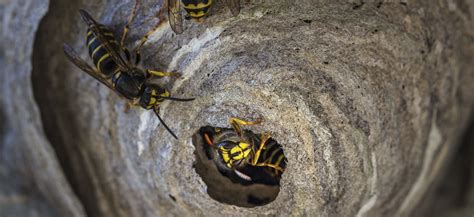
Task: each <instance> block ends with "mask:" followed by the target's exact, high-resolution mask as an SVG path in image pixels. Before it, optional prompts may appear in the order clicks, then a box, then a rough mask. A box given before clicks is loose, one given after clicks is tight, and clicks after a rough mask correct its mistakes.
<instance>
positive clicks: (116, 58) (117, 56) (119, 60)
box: [79, 9, 131, 71]
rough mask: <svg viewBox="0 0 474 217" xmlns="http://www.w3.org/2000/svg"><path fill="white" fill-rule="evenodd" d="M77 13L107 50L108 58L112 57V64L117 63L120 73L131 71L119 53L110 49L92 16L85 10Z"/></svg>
mask: <svg viewBox="0 0 474 217" xmlns="http://www.w3.org/2000/svg"><path fill="white" fill-rule="evenodd" d="M79 13H80V14H81V17H82V19H83V20H84V21H85V22H86V23H87V24H88V25H89V28H90V30H91V31H92V33H93V34H94V35H95V36H96V37H97V39H98V40H99V41H100V44H102V45H103V46H104V48H105V49H106V50H107V53H109V54H110V56H111V57H112V59H114V62H115V63H117V65H118V66H119V67H120V69H122V71H129V70H130V69H131V67H130V65H129V64H128V63H127V62H126V61H125V60H124V59H123V58H122V56H121V55H120V52H119V51H117V49H115V48H114V47H112V45H111V44H110V43H111V42H110V41H109V40H107V38H106V37H105V36H104V33H103V32H102V30H101V28H100V24H99V23H97V22H96V21H95V20H94V19H93V18H92V16H91V15H90V14H89V13H87V12H86V11H85V10H82V9H81V10H79ZM118 46H120V45H118Z"/></svg>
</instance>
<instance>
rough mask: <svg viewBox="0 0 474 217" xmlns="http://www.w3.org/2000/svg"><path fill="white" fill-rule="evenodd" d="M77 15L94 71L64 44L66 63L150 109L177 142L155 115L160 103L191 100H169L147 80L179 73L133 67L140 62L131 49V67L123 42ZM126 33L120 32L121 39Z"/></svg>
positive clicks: (137, 52) (98, 24)
mask: <svg viewBox="0 0 474 217" xmlns="http://www.w3.org/2000/svg"><path fill="white" fill-rule="evenodd" d="M79 12H80V14H81V17H82V19H83V20H84V22H85V23H86V24H87V25H88V28H89V29H88V31H87V37H86V38H87V46H88V48H89V55H90V56H91V58H92V60H93V62H94V65H95V67H96V68H95V69H94V68H93V67H91V66H90V65H89V64H87V63H86V62H85V61H84V60H83V59H81V58H80V57H79V55H78V54H77V53H76V52H75V51H74V50H73V49H72V48H71V46H69V45H67V44H64V53H65V54H66V56H67V57H68V58H69V60H70V61H71V62H73V63H74V64H75V65H76V66H77V67H79V68H80V69H82V70H83V71H84V72H86V73H87V74H89V75H90V76H92V77H93V78H95V79H96V80H98V81H99V82H101V83H102V84H104V85H105V86H107V87H109V88H110V89H112V90H113V91H115V92H116V93H117V94H118V95H119V96H121V97H124V98H126V99H128V100H130V101H131V103H132V104H133V105H140V106H141V107H142V108H144V109H147V110H150V109H152V110H153V111H154V112H155V114H156V116H157V117H158V119H159V120H160V122H161V123H162V124H163V126H164V127H165V128H166V130H168V132H169V133H170V134H171V135H172V136H173V137H174V138H176V139H177V136H176V135H175V134H174V133H173V131H171V129H170V128H169V127H168V126H167V125H166V124H165V122H164V121H163V120H162V119H161V117H160V115H159V111H160V103H161V102H163V101H164V100H174V101H191V100H194V98H188V99H182V98H174V97H171V96H170V93H169V92H168V91H167V90H166V89H164V88H163V87H161V86H159V85H157V84H153V83H152V82H151V80H152V79H155V78H162V77H165V76H179V74H178V73H173V72H161V71H154V70H148V69H141V68H138V67H136V66H137V65H138V64H139V63H140V59H141V58H140V57H141V56H140V52H139V49H135V61H134V63H133V64H132V60H131V57H130V52H129V51H128V49H127V48H126V47H125V46H123V40H122V43H120V44H119V43H118V42H117V40H116V39H115V37H114V35H113V33H112V32H111V31H110V30H109V29H108V28H107V27H106V26H104V25H102V24H100V23H98V22H96V21H95V20H94V19H93V18H92V17H91V16H90V15H89V13H87V12H86V11H84V10H80V11H79ZM125 28H127V27H125ZM127 31H128V30H124V35H123V37H122V39H123V38H124V37H125V35H126V33H127Z"/></svg>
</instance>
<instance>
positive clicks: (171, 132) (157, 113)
mask: <svg viewBox="0 0 474 217" xmlns="http://www.w3.org/2000/svg"><path fill="white" fill-rule="evenodd" d="M153 111H154V112H155V114H156V116H157V117H158V119H159V120H160V122H161V124H163V126H164V127H165V128H166V130H167V131H168V132H170V134H171V135H172V136H173V137H174V138H175V139H178V137H177V136H176V135H175V134H174V133H173V131H171V129H170V128H169V127H168V125H166V123H165V122H164V121H163V119H161V117H160V114H159V112H158V110H157V109H153Z"/></svg>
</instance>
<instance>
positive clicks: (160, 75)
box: [147, 70, 181, 77]
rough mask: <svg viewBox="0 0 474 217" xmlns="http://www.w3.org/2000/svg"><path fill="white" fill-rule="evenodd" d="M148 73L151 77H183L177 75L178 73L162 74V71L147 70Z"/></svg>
mask: <svg viewBox="0 0 474 217" xmlns="http://www.w3.org/2000/svg"><path fill="white" fill-rule="evenodd" d="M147 72H148V74H149V75H151V76H156V77H167V76H176V77H179V76H181V74H179V73H176V72H160V71H153V70H147Z"/></svg>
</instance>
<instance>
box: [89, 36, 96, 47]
mask: <svg viewBox="0 0 474 217" xmlns="http://www.w3.org/2000/svg"><path fill="white" fill-rule="evenodd" d="M96 39H97V38H96V37H94V38H92V39H91V40H90V41H89V43H88V44H87V46H88V47H90V46H91V44H92V43H94V41H95V40H96Z"/></svg>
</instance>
